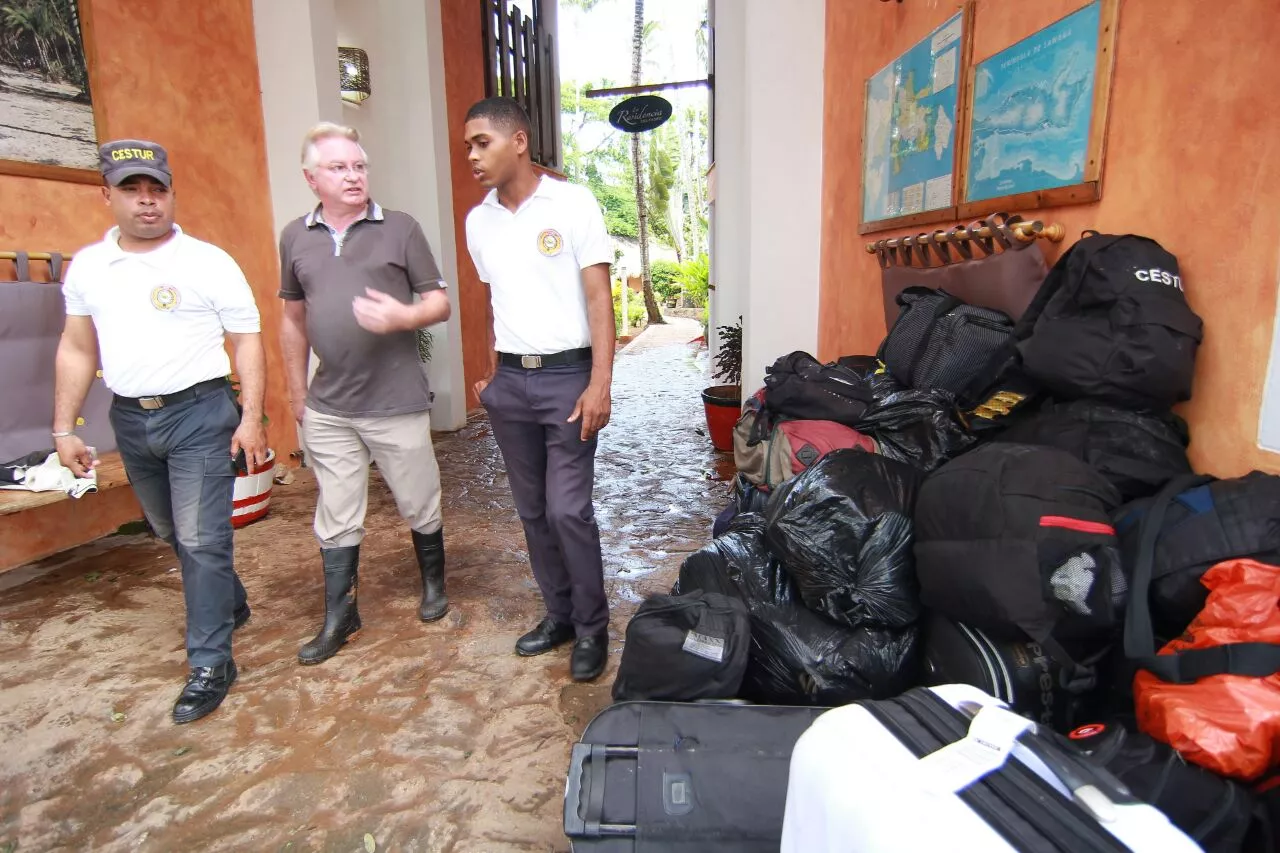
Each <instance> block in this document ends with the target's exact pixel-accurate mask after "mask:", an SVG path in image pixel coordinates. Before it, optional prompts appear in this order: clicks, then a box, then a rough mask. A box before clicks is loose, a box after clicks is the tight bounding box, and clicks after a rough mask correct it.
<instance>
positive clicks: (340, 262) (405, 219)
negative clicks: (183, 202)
mask: <svg viewBox="0 0 1280 853" xmlns="http://www.w3.org/2000/svg"><path fill="white" fill-rule="evenodd" d="M368 167H369V158H368V157H367V155H366V154H365V152H364V149H363V148H362V147H361V146H360V135H359V133H357V132H356V131H355V130H354V129H352V128H349V127H343V126H341V125H336V124H329V123H324V124H320V125H317V126H316V127H314V128H312V129H311V131H309V132H308V133H307V135H306V138H305V139H304V141H303V146H302V169H303V175H304V176H305V177H306V180H307V184H308V185H309V186H310V187H311V190H312V191H313V192H314V193H315V195H316V198H318V199H319V204H318V205H317V206H316V207H315V209H314V210H312V211H311V212H310V213H308V214H307V215H306V216H303V217H301V218H300V219H296V220H294V221H293V222H290V223H289V224H288V225H287V226H286V227H285V229H284V232H283V233H282V234H281V237H280V275H281V284H280V297H281V298H282V299H284V320H283V324H282V327H281V342H282V345H283V348H284V355H285V369H286V370H287V373H288V381H289V394H290V397H291V399H292V403H293V413H294V417H295V418H296V419H297V421H298V423H299V424H300V425H301V432H302V441H303V444H304V445H305V447H306V451H307V457H308V460H309V462H310V464H311V467H312V468H313V469H314V470H315V475H316V483H317V485H318V486H319V489H320V497H319V503H318V504H317V506H316V516H315V533H316V538H317V539H318V540H319V542H320V556H321V562H322V564H323V567H324V588H325V618H324V625H323V627H322V628H321V629H320V632H319V633H318V634H317V635H316V636H315V638H314V639H313V640H311V642H309V643H307V644H305V645H304V646H303V647H302V648H301V650H300V651H299V652H298V660H299V661H300V662H302V663H304V664H314V663H320V662H321V661H323V660H326V659H328V658H330V657H332V656H333V655H335V654H337V652H338V650H339V649H340V648H341V647H342V645H343V644H344V643H345V642H346V641H347V640H348V639H349V638H350V637H351V636H352V635H353V634H355V632H356V631H358V630H359V629H360V614H359V612H358V610H357V608H356V587H357V574H358V568H359V563H360V543H361V540H362V539H363V538H364V526H363V525H364V516H365V510H366V508H367V506H368V488H369V461H370V458H372V459H373V461H375V462H376V463H377V466H378V471H379V472H380V473H381V474H382V478H383V479H384V480H385V481H386V483H387V485H388V486H389V487H390V488H391V492H392V494H393V495H394V496H395V499H396V505H397V507H398V508H399V510H400V514H401V516H402V517H404V519H405V520H406V521H407V522H408V523H409V527H410V529H411V530H412V536H413V545H414V550H415V553H416V555H417V560H418V567H419V570H420V573H421V575H422V602H421V605H420V607H419V610H418V615H419V618H421V619H422V621H424V622H432V621H435V620H437V619H440V618H441V617H442V616H444V615H445V612H446V611H447V610H448V606H449V600H448V598H447V597H446V596H445V588H444V533H443V531H442V529H441V519H440V470H439V468H438V467H437V466H436V457H435V451H434V450H433V448H432V446H431V418H430V409H431V400H432V395H431V391H430V389H429V388H428V385H427V376H426V373H425V372H424V370H423V366H422V363H421V361H420V359H419V356H418V343H417V334H416V332H417V330H418V329H421V328H424V327H426V326H430V325H433V324H435V323H439V322H442V321H444V320H447V319H448V318H449V311H450V307H449V298H448V295H447V294H446V292H445V289H444V288H445V282H444V280H443V279H442V278H441V276H440V270H439V269H438V268H437V266H436V262H435V259H434V258H433V257H432V254H431V249H430V247H429V246H428V245H427V239H426V237H425V236H424V235H423V233H422V228H421V227H420V226H419V225H418V223H417V222H415V221H414V220H413V218H412V217H411V216H409V215H408V214H406V213H401V212H399V211H395V210H386V209H384V208H382V207H381V206H380V205H379V204H377V202H374V201H373V200H371V199H370V198H369V185H368ZM415 295H416V296H417V297H418V299H417V300H416V301H415V299H414V297H415ZM309 350H314V351H315V353H316V356H317V357H318V359H319V366H318V367H317V368H316V371H315V376H314V378H313V379H312V381H311V383H310V387H309V388H308V384H307V358H308V352H309Z"/></svg>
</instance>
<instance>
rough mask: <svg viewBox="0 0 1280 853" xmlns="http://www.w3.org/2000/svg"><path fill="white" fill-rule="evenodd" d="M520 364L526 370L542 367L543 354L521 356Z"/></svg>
mask: <svg viewBox="0 0 1280 853" xmlns="http://www.w3.org/2000/svg"><path fill="white" fill-rule="evenodd" d="M520 366H521V367H523V368H524V369H525V370H537V369H538V368H539V367H542V356H540V355H522V356H520Z"/></svg>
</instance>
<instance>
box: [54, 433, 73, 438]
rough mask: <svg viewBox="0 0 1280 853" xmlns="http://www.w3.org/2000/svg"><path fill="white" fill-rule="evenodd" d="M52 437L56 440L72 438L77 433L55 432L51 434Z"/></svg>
mask: <svg viewBox="0 0 1280 853" xmlns="http://www.w3.org/2000/svg"><path fill="white" fill-rule="evenodd" d="M50 435H52V436H53V437H54V438H70V437H71V436H73V435H75V433H74V432H54V433H50Z"/></svg>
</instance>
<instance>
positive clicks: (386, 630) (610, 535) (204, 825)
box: [0, 320, 732, 853]
mask: <svg viewBox="0 0 1280 853" xmlns="http://www.w3.org/2000/svg"><path fill="white" fill-rule="evenodd" d="M699 331H700V330H699V328H698V326H697V324H696V323H693V322H691V321H679V320H677V321H674V322H673V324H672V325H670V326H666V327H662V326H658V327H654V328H653V329H652V330H650V331H648V332H646V333H645V334H644V335H642V336H641V337H640V338H639V339H637V341H636V342H634V343H633V344H632V345H631V346H630V347H629V348H628V349H627V350H625V351H624V352H623V354H621V355H620V356H619V360H618V365H617V369H616V378H615V389H614V415H615V416H614V422H613V424H612V425H611V426H610V427H609V428H608V430H607V431H606V432H605V433H604V435H603V437H602V440H601V446H600V451H599V456H598V469H597V470H598V474H597V484H598V486H597V492H596V502H597V508H598V509H597V513H598V517H599V521H600V526H601V532H602V535H603V539H604V552H605V567H606V574H607V578H606V582H607V586H608V590H609V595H610V600H611V602H612V605H613V616H612V625H611V628H610V634H611V637H612V654H611V655H610V658H611V660H610V665H609V668H608V670H607V671H606V673H605V675H604V676H603V677H602V678H601V679H600V680H599V681H598V682H596V683H595V684H591V685H578V684H574V683H573V682H572V681H571V680H570V679H569V677H568V658H569V653H568V650H567V649H560V650H557V651H555V652H552V653H550V654H547V655H544V656H541V657H538V658H532V659H524V658H519V657H517V656H516V655H515V654H514V653H513V651H512V644H513V642H514V641H515V639H516V637H517V636H519V634H521V633H522V632H523V631H525V630H527V629H528V628H529V627H531V626H532V625H533V624H534V623H535V622H536V621H537V620H538V619H539V618H540V617H541V615H542V611H541V605H540V600H539V596H538V594H537V589H536V587H535V586H534V583H533V579H532V576H531V574H530V571H529V566H528V562H527V557H526V554H525V551H524V540H523V535H522V533H521V528H520V525H519V520H518V518H517V516H516V513H515V511H514V509H513V507H512V503H511V498H510V494H509V492H508V490H507V484H506V478H505V475H504V473H503V469H502V465H501V460H500V457H499V456H498V454H497V452H496V448H495V446H494V442H493V438H492V435H491V434H490V431H489V427H488V424H487V423H486V421H485V420H484V418H483V416H482V415H478V416H473V418H472V419H471V421H470V422H469V423H468V425H467V427H466V428H465V429H463V430H462V431H461V432H458V433H455V434H451V435H445V436H440V437H439V438H438V442H437V455H438V457H439V460H440V466H441V470H442V472H443V479H444V489H445V525H446V528H445V530H446V547H447V550H448V592H449V597H450V602H451V609H450V612H449V615H448V616H447V617H446V618H445V619H444V620H442V621H441V622H439V623H436V624H433V625H423V624H422V623H420V622H418V620H417V618H416V607H417V595H418V580H417V573H416V567H415V564H414V561H413V556H412V553H411V551H410V543H409V534H408V530H407V529H406V528H405V527H404V526H403V524H402V522H400V520H399V518H398V517H397V515H396V511H395V506H394V503H393V502H392V499H391V496H390V494H389V492H388V491H387V490H386V488H385V486H384V485H383V484H382V482H381V480H380V479H379V478H378V477H377V476H376V475H375V476H374V478H373V485H372V488H371V495H370V512H369V517H368V520H367V528H368V535H367V537H366V539H365V546H364V551H363V555H362V556H363V564H362V571H361V599H360V609H361V615H362V617H363V620H364V625H365V627H364V630H363V631H362V632H361V634H360V635H359V636H358V638H357V639H356V640H355V641H353V643H352V644H351V645H349V646H347V647H346V648H345V649H344V651H343V652H341V653H340V654H339V655H338V656H337V657H335V658H333V659H331V660H330V661H327V662H326V663H324V664H322V665H320V666H316V667H306V668H304V667H301V666H299V665H298V664H297V662H296V660H295V657H294V656H295V654H296V652H297V648H298V646H299V644H301V643H302V642H304V641H306V640H307V639H309V638H310V637H311V636H312V634H313V633H314V632H315V630H316V628H317V627H318V624H319V621H320V619H321V617H322V608H323V604H322V597H321V578H320V572H319V567H318V564H317V556H316V546H315V542H314V539H313V538H312V536H311V532H310V520H311V513H312V510H313V508H314V500H315V485H314V481H313V480H312V478H311V476H310V474H309V472H307V471H301V472H299V474H298V477H297V479H296V480H295V481H294V482H293V483H292V484H291V485H288V486H276V490H275V494H274V498H273V502H272V511H271V513H270V515H269V516H268V517H267V518H266V519H264V520H262V521H261V522H258V523H256V524H254V525H251V526H250V527H248V528H246V529H244V530H242V531H239V532H238V533H237V539H236V558H237V561H238V562H237V564H238V568H239V571H240V574H241V576H242V578H243V579H244V583H245V586H246V587H247V588H248V590H249V595H250V603H251V605H252V607H253V618H252V620H251V621H250V623H249V624H248V625H247V626H246V627H245V628H244V629H242V630H241V631H240V632H238V633H237V634H236V647H235V655H236V661H237V663H238V665H239V668H240V678H239V681H238V682H237V684H236V686H235V688H234V689H233V690H232V693H231V694H230V696H229V697H228V698H227V701H226V702H225V703H224V704H223V706H222V708H221V709H219V710H218V711H217V712H216V713H215V714H213V715H212V716H210V717H207V718H205V719H204V720H202V721H199V722H197V723H194V724H191V725H187V726H175V725H173V724H172V723H171V722H170V720H169V710H170V707H171V705H172V702H173V700H174V699H175V698H176V696H177V693H178V691H179V690H180V689H181V685H182V680H183V678H184V676H185V672H186V667H185V655H184V652H183V645H182V634H183V610H182V594H181V588H180V582H179V576H178V572H177V571H176V560H175V558H174V556H173V554H172V553H171V552H170V551H168V550H167V549H166V548H165V547H164V546H163V545H161V544H157V543H156V542H155V541H153V540H149V539H147V538H145V537H142V536H132V537H114V538H113V539H112V540H104V541H103V542H101V543H97V544H96V545H93V546H88V547H87V548H85V549H81V550H80V551H77V552H72V553H70V554H67V555H62V557H60V558H57V559H56V560H55V561H52V562H49V563H47V564H46V565H44V566H41V567H39V568H38V570H34V571H29V570H24V573H23V574H21V575H17V576H15V577H27V578H29V579H28V580H26V581H25V582H24V583H22V584H21V585H17V586H11V588H8V589H6V590H5V591H3V592H0V742H2V743H3V753H2V754H0V851H3V853H12V851H22V853H26V851H36V850H40V851H43V850H77V851H78V850H89V849H94V850H111V851H116V850H144V851H152V850H154V851H186V850H219V851H229V850H237V851H238V850H251V851H284V850H288V851H304V850H325V851H358V850H364V849H366V847H367V845H369V844H370V843H373V844H374V845H376V849H377V850H388V851H390V850H395V851H468V853H469V851H507V850H512V851H514V850H540V851H541V850H556V851H559V850H568V843H567V841H566V840H565V838H564V836H563V834H562V832H561V817H562V815H561V809H562V797H563V793H564V778H565V772H566V769H567V764H568V754H569V747H570V744H571V743H572V742H573V741H574V740H575V739H576V738H577V736H578V735H579V734H580V733H581V731H582V729H583V727H584V726H585V725H586V723H587V722H588V721H589V720H590V718H591V716H592V715H593V714H594V713H595V712H597V711H598V710H600V709H601V708H602V707H604V706H605V705H606V704H608V702H609V701H610V700H609V688H610V685H611V684H612V680H613V674H614V672H615V671H616V668H617V661H618V658H619V654H620V651H621V641H622V638H623V632H624V630H625V627H626V623H627V619H628V618H629V616H630V614H631V612H632V611H633V610H634V608H635V605H636V603H637V602H639V601H640V600H642V598H643V597H644V596H645V595H647V594H649V593H652V592H659V591H666V589H668V588H669V587H670V585H671V583H672V582H673V580H674V578H675V576H676V572H677V570H678V567H679V565H680V562H681V560H682V559H683V558H684V556H685V555H686V554H687V553H688V552H690V551H692V550H694V549H696V548H698V547H700V546H701V544H703V543H704V542H705V541H706V539H707V538H708V536H709V531H710V525H711V520H712V518H713V517H714V515H715V513H716V511H717V510H718V509H719V507H720V506H722V505H723V503H724V502H725V500H726V495H727V483H726V482H725V480H726V479H727V477H728V476H729V472H730V469H731V467H732V466H731V460H729V459H727V458H726V457H724V456H720V455H718V454H715V453H714V452H713V451H712V449H711V446H710V442H709V441H708V440H707V438H706V436H705V423H704V419H703V415H702V404H701V402H700V399H699V397H698V391H699V390H700V389H701V387H702V386H703V385H705V384H706V381H705V379H704V375H705V361H704V360H699V359H696V358H695V357H694V355H693V351H692V349H691V348H690V347H689V346H688V345H687V344H686V343H685V342H687V341H688V340H690V339H691V338H693V337H696V336H697V335H698V334H699ZM88 499H91V497H90V498H88ZM12 583H13V579H9V584H10V585H12Z"/></svg>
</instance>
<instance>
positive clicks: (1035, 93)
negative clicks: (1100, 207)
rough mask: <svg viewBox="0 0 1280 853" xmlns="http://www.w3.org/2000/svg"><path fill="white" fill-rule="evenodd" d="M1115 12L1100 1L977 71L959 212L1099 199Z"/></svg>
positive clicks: (1108, 1)
mask: <svg viewBox="0 0 1280 853" xmlns="http://www.w3.org/2000/svg"><path fill="white" fill-rule="evenodd" d="M1117 8H1118V3H1117V2H1116V0H1094V2H1092V3H1090V4H1089V5H1087V6H1085V7H1083V8H1081V9H1079V10H1078V11H1076V12H1073V13H1072V14H1070V15H1068V16H1067V17H1065V18H1062V19H1061V20H1059V21H1057V22H1056V23H1053V24H1051V25H1049V26H1048V27H1045V28H1044V29H1042V30H1040V31H1039V32H1037V33H1035V34H1034V35H1032V36H1030V37H1028V38H1025V39H1023V40H1022V41H1020V42H1017V43H1016V44H1014V45H1012V46H1011V47H1008V48H1006V49H1004V50H1002V51H1000V52H999V53H997V54H995V55H994V56H992V57H990V58H989V59H986V60H984V61H982V62H980V63H978V64H977V65H976V67H975V68H974V69H973V72H972V81H971V91H972V106H971V108H970V124H969V133H968V138H967V140H966V146H965V147H966V154H965V168H964V170H963V171H964V184H965V188H964V194H963V199H962V201H963V204H962V205H961V208H960V211H959V214H960V216H961V217H962V218H963V217H967V216H971V215H979V214H980V212H990V210H995V209H1000V210H1005V209H1014V208H1033V207H1043V206H1046V205H1051V204H1069V203H1073V202H1085V201H1095V200H1097V199H1098V198H1100V197H1101V191H1100V181H1099V179H1100V177H1101V172H1102V143H1103V138H1104V135H1105V130H1106V120H1107V102H1108V101H1109V95H1110V88H1111V86H1110V82H1111V66H1112V57H1113V55H1114V45H1115V23H1116V10H1117ZM975 205H976V206H975Z"/></svg>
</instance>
